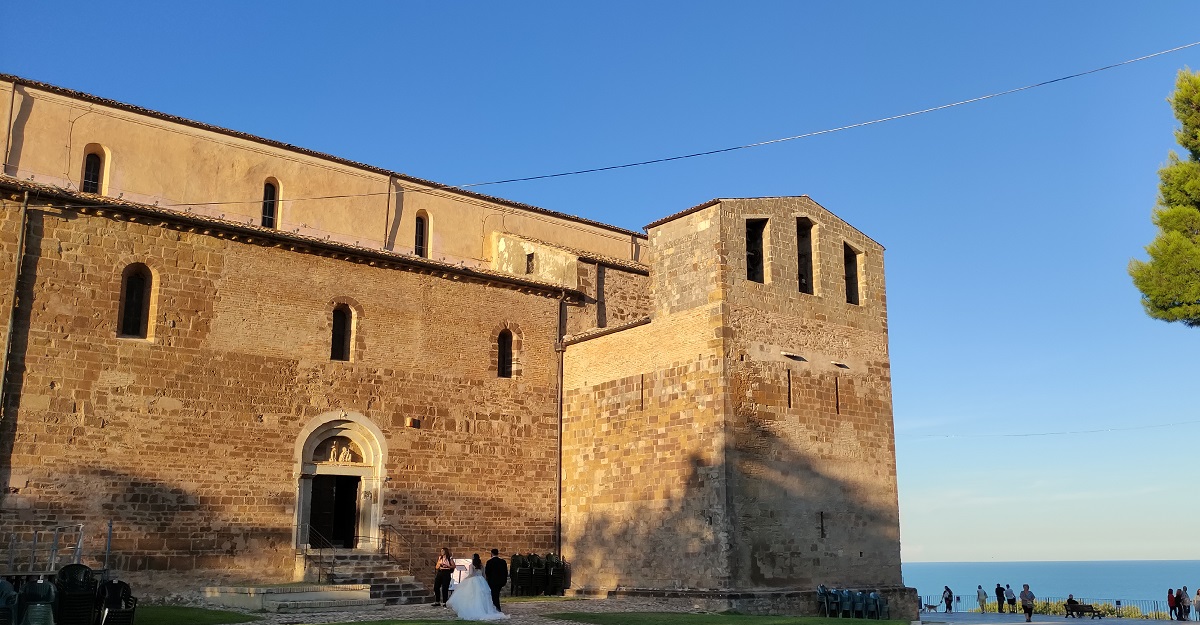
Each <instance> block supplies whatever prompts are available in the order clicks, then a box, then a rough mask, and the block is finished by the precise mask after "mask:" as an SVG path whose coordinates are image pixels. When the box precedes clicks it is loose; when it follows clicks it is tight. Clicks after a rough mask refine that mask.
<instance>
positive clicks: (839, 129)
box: [164, 41, 1200, 207]
mask: <svg viewBox="0 0 1200 625" xmlns="http://www.w3.org/2000/svg"><path fill="white" fill-rule="evenodd" d="M1196 46H1200V41H1195V42H1192V43H1188V44H1184V45H1181V46H1176V47H1174V48H1170V49H1167V50H1161V51H1159V52H1154V53H1152V54H1147V55H1144V56H1139V57H1137V58H1133V59H1128V60H1125V61H1121V62H1119V63H1113V64H1111V65H1105V66H1103V67H1097V68H1094V69H1089V70H1086V71H1082V72H1077V73H1074V74H1070V75H1067V76H1060V77H1058V78H1052V79H1050V80H1044V81H1042V82H1037V83H1033V84H1029V85H1025V86H1023V87H1016V88H1013V89H1007V90H1005V91H997V92H995V93H989V94H987V95H982V96H978V97H975V98H969V99H967V100H959V101H958V102H951V103H949V104H941V105H938V106H933V107H930V108H926V109H921V110H918V111H910V112H908V113H900V114H897V115H890V116H888V117H880V118H878V119H872V120H870V121H864V122H857V123H854V124H849V125H846V126H838V127H836V128H826V129H824V130H815V131H813V132H806V133H803V134H798V135H792V136H790V137H781V138H778V139H769V140H766V141H758V142H755V143H747V144H744V145H735V146H730V147H724V148H717V149H713V150H705V151H703V152H693V153H690V154H680V155H677V156H666V157H662V158H654V159H649V160H642V161H634V162H630V163H622V164H620V165H607V166H603V167H591V168H587V169H575V170H570V171H562V172H558V173H552V174H541V175H537V176H525V177H521V178H505V179H502V180H490V181H486V182H472V183H470V184H459V185H434V186H432V187H430V188H414V187H407V186H406V187H405V188H404V192H405V193H437V192H439V191H453V190H455V189H458V190H467V189H470V188H472V187H483V186H489V185H500V184H509V183H513V182H528V181H532V180H546V179H549V178H563V177H566V176H578V175H582V174H593V173H598V172H602V171H613V170H616V169H629V168H632V167H642V166H644V165H655V164H658V163H668V162H671V161H681V160H685V159H691V158H698V157H701V156H712V155H715V154H724V153H726V152H734V151H737V150H748V149H750V148H757V147H763V146H767V145H773V144H776V143H784V142H787V141H795V140H797V139H807V138H810V137H817V136H820V135H828V134H833V133H835V132H842V131H846V130H852V129H854V128H862V127H864V126H873V125H875V124H882V123H884V122H890V121H896V120H898V119H905V118H908V117H916V116H917V115H925V114H926V113H933V112H936V111H942V110H945V109H949V108H954V107H957V106H963V105H966V104H974V103H976V102H982V101H984V100H991V99H993V98H998V97H1001V96H1006V95H1011V94H1014V93H1020V92H1022V91H1029V90H1030V89H1037V88H1038V87H1045V86H1047V85H1052V84H1054V83H1058V82H1063V81H1066V80H1071V79H1073V78H1079V77H1082V76H1087V75H1089V74H1096V73H1099V72H1103V71H1107V70H1110V69H1115V68H1118V67H1122V66H1124V65H1130V64H1132V63H1138V62H1140V61H1145V60H1148V59H1152V58H1155V57H1159V56H1163V55H1165V54H1171V53H1172V52H1178V51H1180V50H1186V49H1188V48H1193V47H1196ZM410 184H413V183H410ZM387 194H388V192H386V191H382V192H371V193H357V194H345V195H325V196H315V197H301V198H285V199H286V200H287V201H289V202H301V201H306V200H326V199H340V198H356V197H370V196H379V195H387ZM261 202H262V200H261V199H255V200H233V201H225V202H187V203H183V202H181V203H178V204H165V205H164V206H169V207H178V206H219V205H230V204H259V203H261Z"/></svg>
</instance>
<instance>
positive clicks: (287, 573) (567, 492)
mask: <svg viewBox="0 0 1200 625" xmlns="http://www.w3.org/2000/svg"><path fill="white" fill-rule="evenodd" d="M0 119H3V120H7V126H6V128H5V130H4V133H3V135H4V139H3V141H4V143H3V147H4V153H3V155H4V163H3V175H2V176H0V209H2V210H0V284H2V285H4V287H3V290H0V302H2V303H3V308H2V310H3V311H4V315H3V319H2V320H0V323H3V324H4V334H5V337H6V341H5V346H4V362H3V369H4V380H3V385H2V388H3V397H2V399H0V409H2V410H3V413H2V418H0V486H2V487H3V490H0V538H3V539H4V540H9V538H10V537H13V540H15V541H18V542H21V541H28V540H31V538H32V536H33V535H34V533H35V532H37V531H39V530H47V529H49V528H53V527H56V526H65V525H69V524H80V523H81V524H86V525H87V527H89V528H92V531H88V533H87V534H86V536H85V553H86V554H90V557H92V558H95V557H97V555H96V554H100V553H102V552H103V550H104V548H105V544H104V541H105V535H104V532H103V531H102V528H104V527H106V525H107V523H108V522H110V521H111V522H112V527H113V530H112V544H111V554H112V559H111V561H110V563H109V566H110V567H111V568H113V569H115V570H119V571H123V574H124V575H126V576H132V577H134V578H137V577H138V576H139V575H140V576H143V577H151V576H155V575H157V576H159V577H165V578H169V579H172V580H177V581H178V582H179V583H180V584H183V585H184V586H186V585H188V584H192V585H194V586H197V587H198V586H202V585H205V584H207V583H211V582H213V581H214V580H215V581H221V582H239V583H249V582H272V581H273V582H279V581H290V580H292V579H295V578H297V577H299V576H302V575H303V574H304V571H303V568H304V562H303V558H300V557H299V556H298V555H297V554H298V553H300V552H301V551H302V550H303V548H304V547H305V546H306V545H312V544H316V543H317V542H318V540H319V541H320V542H321V543H323V544H329V545H332V546H335V547H339V548H342V549H349V550H363V551H376V550H378V549H380V547H381V546H382V545H383V544H384V543H385V542H386V543H388V545H389V547H388V548H389V550H391V552H392V554H393V556H394V557H395V558H396V559H397V560H398V561H400V562H401V563H403V565H404V566H406V567H408V568H409V569H411V570H412V571H413V572H414V573H415V574H416V575H417V577H418V578H419V579H422V578H423V576H424V573H425V571H428V570H429V569H430V568H431V565H430V564H429V563H430V562H432V559H433V557H434V554H435V553H436V550H437V548H438V547H441V546H448V547H450V548H451V550H452V551H455V552H456V553H470V552H480V553H483V552H484V550H485V549H489V548H492V547H496V548H499V549H500V550H501V552H502V553H515V552H521V553H525V552H530V551H532V552H538V553H546V552H556V553H561V554H562V555H563V556H564V557H565V559H566V560H567V561H568V562H570V564H571V586H572V589H573V590H577V591H582V592H608V591H617V590H621V589H626V590H628V589H640V590H643V591H656V592H666V591H676V592H693V593H701V594H703V593H708V594H709V595H711V596H715V595H720V594H721V593H725V594H726V595H729V593H733V592H749V591H753V592H763V593H771V592H786V591H790V590H803V591H810V590H812V589H813V588H814V587H815V586H816V585H818V584H825V585H828V586H831V587H832V586H843V587H859V588H880V589H883V590H885V591H886V592H891V593H898V594H896V596H897V597H900V596H905V597H907V596H908V595H905V594H904V593H905V592H906V591H905V590H904V589H903V585H902V581H901V577H900V549H899V523H898V513H897V499H896V464H895V448H894V437H893V427H892V415H891V388H890V374H889V363H888V353H887V315H886V298H885V290H884V276H883V248H882V247H881V246H880V245H879V244H878V243H876V242H875V241H873V240H871V239H870V238H869V237H867V236H866V235H864V234H862V233H861V232H859V231H858V230H856V229H855V228H853V227H852V226H850V225H849V224H847V223H845V222H844V221H842V220H841V219H839V218H838V217H836V216H835V215H833V214H832V213H831V212H829V211H828V210H826V209H825V208H823V207H821V206H820V205H819V204H817V203H816V202H814V201H813V200H812V199H810V198H808V197H804V196H800V197H776V198H751V199H719V200H713V201H711V202H708V203H705V204H701V205H699V206H695V207H693V208H690V209H687V210H684V211H682V212H679V213H676V214H674V215H671V216H668V217H665V218H663V219H661V220H659V221H656V222H654V223H652V224H649V225H648V226H647V227H646V229H645V231H644V232H635V231H630V230H625V229H623V228H619V227H615V226H611V225H607V224H604V223H600V222H596V221H592V220H588V219H582V218H578V217H573V216H570V215H566V214H562V213H558V212H555V211H550V210H546V209H542V208H538V207H533V206H528V205H525V204H521V203H517V202H512V201H508V200H504V199H501V198H496V197H491V196H486V195H482V194H478V193H473V192H469V191H464V190H461V189H455V188H447V187H445V186H444V185H439V184H437V183H434V182H431V181H427V180H423V179H419V178H415V177H412V176H407V175H405V174H402V173H399V172H393V171H388V170H385V169H381V168H377V167H372V166H369V165H364V164H361V163H356V162H352V161H348V160H346V159H341V158H337V157H334V156H330V155H327V154H321V153H317V152H313V151H310V150H305V149H301V148H297V147H295V146H290V145H286V144H282V143H279V142H275V141H270V140H266V139H262V138H259V137H254V136H250V135H246V134H243V133H239V132H235V131H231V130H227V129H223V128H218V127H215V126H210V125H206V124H202V123H199V122H194V121H191V120H187V119H182V118H178V117H174V116H170V115H166V114H162V113H158V112H155V111H150V110H146V109H142V108H139V107H136V106H132V105H127V104H123V103H119V102H114V101H110V100H105V99H102V98H98V97H95V96H91V95H88V94H84V93H79V92H74V91H70V90H67V89H63V88H59V87H55V86H52V85H47V84H43V83H38V82H34V81H30V80H26V79H22V78H18V77H15V76H7V75H0ZM85 561H86V560H85ZM425 581H428V580H425ZM914 601H915V600H914ZM913 609H914V610H915V603H914V607H913ZM905 610H907V608H905Z"/></svg>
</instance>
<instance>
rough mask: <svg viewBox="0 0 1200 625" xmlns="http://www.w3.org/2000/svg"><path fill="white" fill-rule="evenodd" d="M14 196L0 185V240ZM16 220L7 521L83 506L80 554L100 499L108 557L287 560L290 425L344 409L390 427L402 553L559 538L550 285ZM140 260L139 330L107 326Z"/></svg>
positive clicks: (279, 571)
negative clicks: (19, 258)
mask: <svg viewBox="0 0 1200 625" xmlns="http://www.w3.org/2000/svg"><path fill="white" fill-rule="evenodd" d="M14 214H15V210H14V207H13V205H12V203H11V202H6V203H5V206H4V212H3V221H0V253H10V252H8V250H9V248H10V247H11V245H10V244H9V240H10V239H11V230H12V219H11V216H12V215H14ZM30 220H31V232H32V235H31V237H30V240H29V258H30V260H28V261H27V266H28V267H31V268H32V269H33V271H31V272H30V273H29V275H27V276H26V277H25V280H26V281H25V282H24V283H23V285H22V287H21V288H22V290H23V292H30V293H34V294H36V297H32V298H29V299H28V300H25V299H23V300H22V301H23V302H25V303H24V305H23V306H22V307H21V309H20V314H19V316H18V324H17V328H16V332H15V338H16V339H17V340H16V342H15V345H14V362H13V365H14V366H13V369H12V370H13V371H14V372H16V373H15V374H10V376H9V380H8V382H9V383H8V388H7V390H8V392H9V393H11V394H12V395H13V396H15V397H19V398H20V399H19V403H14V404H13V405H12V409H11V410H9V411H8V413H7V416H6V418H5V422H4V423H3V428H2V429H0V437H3V438H4V440H3V441H2V442H4V443H11V446H9V445H4V447H10V448H11V449H12V455H11V457H10V458H6V459H0V460H7V461H8V462H7V463H6V468H7V469H9V471H10V473H11V475H9V479H8V481H7V484H6V485H9V486H11V487H12V488H13V489H15V490H14V491H12V492H11V494H8V495H7V496H5V497H4V498H3V500H2V501H0V526H2V527H4V528H5V530H6V532H7V531H13V532H17V533H18V534H19V535H20V536H21V540H22V541H27V540H28V539H29V538H30V532H31V531H32V530H33V529H35V528H46V527H51V526H54V525H59V524H66V523H86V524H87V526H88V538H89V540H88V543H87V545H86V548H85V555H86V556H87V557H86V558H85V561H86V562H89V563H92V564H93V565H94V564H95V560H94V558H99V557H101V556H102V552H103V525H104V523H105V522H106V521H108V520H110V519H111V520H113V521H114V540H113V553H114V556H115V557H114V561H113V568H115V569H117V570H121V571H149V572H150V573H154V572H167V571H183V572H189V571H190V573H189V574H188V575H186V576H185V579H186V580H190V581H192V582H195V583H200V582H201V580H203V581H204V582H211V581H217V580H220V581H249V580H253V581H258V582H263V581H270V580H277V581H286V580H288V579H290V577H291V574H292V567H293V563H294V554H295V550H294V547H293V531H294V525H295V524H296V522H297V519H296V508H297V491H298V483H299V475H298V474H297V472H296V470H297V464H296V460H297V458H296V456H295V450H296V446H297V439H298V437H300V436H301V435H302V432H303V430H304V428H305V427H307V426H310V425H311V423H312V422H313V421H314V419H316V418H317V417H318V416H321V415H330V414H334V415H336V414H338V413H340V412H341V411H346V412H350V413H355V414H360V415H362V416H363V417H364V418H365V419H367V420H369V421H370V422H371V423H373V424H374V426H375V427H377V428H378V429H379V430H380V431H381V432H382V433H383V436H384V438H385V441H384V443H385V445H386V447H387V449H388V450H389V455H388V457H387V460H386V464H385V466H384V467H383V475H384V476H386V479H388V480H390V481H387V482H386V483H384V484H383V485H382V491H381V497H380V499H381V502H380V504H381V506H382V516H383V522H384V523H390V524H393V525H395V526H396V527H397V528H398V529H399V530H400V531H401V532H402V533H403V534H404V535H405V536H406V537H407V542H406V543H405V544H406V545H407V546H408V547H409V550H410V554H411V556H412V559H413V562H414V563H421V564H422V565H425V564H428V562H431V561H432V560H431V559H432V558H433V557H434V554H435V553H436V549H437V547H441V546H448V547H450V548H451V549H452V550H453V551H455V552H456V553H462V552H466V553H471V552H476V551H478V552H481V553H482V552H483V550H484V549H486V548H490V547H497V548H500V549H501V550H502V551H503V552H505V553H512V552H515V551H522V552H524V551H537V552H542V553H544V552H546V551H551V550H553V549H554V548H555V518H554V509H555V505H556V502H557V500H556V487H557V466H556V465H557V461H558V451H557V447H556V439H557V435H558V424H557V418H556V402H557V388H556V375H557V355H556V354H555V352H554V342H555V339H556V338H557V332H556V331H557V326H558V301H557V299H556V298H554V297H546V296H539V295H530V294H521V293H518V292H517V291H514V290H509V289H504V288H499V287H493V286H488V285H485V284H480V283H466V282H462V281H454V280H449V279H443V278H440V277H436V276H434V275H426V274H420V273H415V272H409V271H403V270H396V269H381V268H373V267H369V266H367V265H365V264H356V263H353V262H348V261H344V260H338V259H334V258H330V257H324V256H318V255H315V254H303V253H299V252H287V251H284V250H282V249H277V248H271V247H265V246H264V247H260V246H257V245H250V244H246V243H243V242H234V241H230V240H227V239H223V238H218V237H216V236H205V235H201V234H198V233H191V232H186V231H179V230H174V229H170V228H165V227H159V226H157V225H145V224H141V223H132V222H128V221H121V220H117V219H112V218H110V217H109V216H104V217H97V216H94V215H83V214H79V213H75V212H62V211H58V210H55V209H47V208H45V207H38V210H34V211H31V216H30ZM134 262H140V263H145V264H146V265H147V266H149V268H150V269H151V271H152V272H153V275H154V284H155V286H154V293H155V296H154V302H155V303H154V305H153V310H155V311H156V314H155V316H154V338H153V339H152V340H144V339H129V338H117V337H116V321H115V320H116V315H117V309H118V305H119V298H120V295H119V293H120V285H121V275H122V269H123V268H124V267H125V266H127V265H128V264H130V263H134ZM10 266H11V263H5V264H4V265H3V267H5V268H7V267H10ZM0 271H2V270H0ZM0 278H2V276H0ZM336 302H348V303H349V305H351V306H352V307H353V308H354V310H355V316H356V331H355V338H354V347H353V350H354V351H353V356H352V361H351V362H338V361H331V360H330V356H329V337H330V321H329V319H330V315H331V310H332V307H333V306H334V305H335V303H336ZM501 324H507V327H511V328H516V329H517V330H514V334H516V335H517V337H518V338H519V339H520V340H519V342H517V341H515V342H514V343H515V344H518V345H519V346H520V347H519V349H518V353H517V354H516V359H517V360H518V361H519V362H520V364H521V367H520V369H519V373H518V375H517V376H516V377H514V378H512V379H502V378H497V377H496V374H495V370H494V366H493V363H491V361H490V358H491V354H492V348H493V347H494V345H493V343H494V340H495V334H496V332H498V329H499V328H500V327H501ZM408 418H417V419H419V420H420V427H419V428H414V427H407V426H406V425H407V421H406V420H407V419H408ZM301 522H304V521H303V520H301ZM414 566H415V564H414ZM218 569H220V571H218ZM413 573H415V574H416V575H417V576H418V579H420V580H423V581H425V582H431V580H432V575H431V574H427V573H428V567H426V566H420V567H419V568H415V569H414V570H413ZM164 574H165V573H164ZM426 577H428V578H429V579H425V578H426Z"/></svg>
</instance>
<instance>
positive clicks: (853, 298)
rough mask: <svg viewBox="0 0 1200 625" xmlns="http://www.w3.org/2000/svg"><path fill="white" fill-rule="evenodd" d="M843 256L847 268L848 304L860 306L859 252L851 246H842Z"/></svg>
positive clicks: (844, 244) (845, 244)
mask: <svg viewBox="0 0 1200 625" xmlns="http://www.w3.org/2000/svg"><path fill="white" fill-rule="evenodd" d="M842 252H843V253H842V256H843V258H844V263H843V264H844V265H845V267H846V303H847V304H854V305H856V306H857V305H858V302H859V288H858V252H856V251H854V248H852V247H850V245H849V244H847V243H843V244H842Z"/></svg>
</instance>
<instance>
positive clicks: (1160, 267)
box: [1129, 68, 1200, 327]
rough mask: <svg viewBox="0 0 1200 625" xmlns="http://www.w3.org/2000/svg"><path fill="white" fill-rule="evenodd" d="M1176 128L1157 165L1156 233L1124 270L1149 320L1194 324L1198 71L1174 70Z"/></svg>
mask: <svg viewBox="0 0 1200 625" xmlns="http://www.w3.org/2000/svg"><path fill="white" fill-rule="evenodd" d="M1168 102H1170V103H1171V107H1172V108H1174V109H1175V117H1176V119H1178V120H1179V121H1180V123H1181V124H1182V127H1181V128H1180V129H1179V130H1177V131H1175V139H1176V141H1178V142H1179V145H1181V146H1183V148H1184V149H1185V150H1187V158H1186V159H1182V158H1180V157H1179V155H1178V154H1176V153H1175V152H1173V151H1172V152H1171V153H1170V154H1169V155H1168V157H1167V164H1166V165H1164V166H1163V168H1162V169H1160V170H1158V178H1159V184H1158V204H1157V206H1156V207H1155V209H1154V225H1156V226H1158V236H1156V237H1155V238H1154V241H1152V242H1151V243H1150V245H1148V246H1146V253H1147V254H1148V255H1149V256H1150V260H1148V261H1145V262H1143V261H1140V260H1132V261H1130V262H1129V275H1130V276H1131V277H1132V278H1133V284H1134V285H1135V286H1137V288H1138V290H1139V291H1141V292H1142V306H1144V307H1145V309H1146V313H1147V314H1149V315H1150V316H1151V317H1154V318H1155V319H1162V320H1164V321H1178V322H1181V323H1183V324H1184V325H1187V326H1191V327H1197V326H1200V72H1192V71H1191V70H1190V69H1186V68H1185V69H1183V70H1180V72H1179V76H1178V77H1177V78H1176V80H1175V92H1174V93H1172V94H1171V97H1170V98H1169V99H1168Z"/></svg>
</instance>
